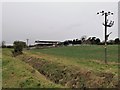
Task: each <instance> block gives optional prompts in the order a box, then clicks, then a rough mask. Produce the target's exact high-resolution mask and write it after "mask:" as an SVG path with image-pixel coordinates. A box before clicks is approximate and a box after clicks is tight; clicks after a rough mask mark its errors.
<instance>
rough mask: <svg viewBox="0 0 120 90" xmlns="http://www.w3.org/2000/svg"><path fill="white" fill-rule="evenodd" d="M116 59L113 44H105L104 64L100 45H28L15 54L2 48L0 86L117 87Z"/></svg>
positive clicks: (116, 54)
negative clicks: (32, 46)
mask: <svg viewBox="0 0 120 90" xmlns="http://www.w3.org/2000/svg"><path fill="white" fill-rule="evenodd" d="M117 62H118V46H117V45H114V46H108V64H107V65H106V64H104V46H68V47H57V48H46V49H32V50H25V51H24V54H23V55H20V56H17V57H12V55H11V50H10V49H3V59H2V63H3V87H4V88H6V87H22V88H27V87H34V88H35V87H37V88H42V87H44V88H56V87H58V88H61V87H68V88H84V87H93V88H96V87H104V88H109V87H118V63H117ZM9 77H11V78H9ZM11 81H12V82H11Z"/></svg>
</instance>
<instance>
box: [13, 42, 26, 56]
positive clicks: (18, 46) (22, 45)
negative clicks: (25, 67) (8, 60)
mask: <svg viewBox="0 0 120 90" xmlns="http://www.w3.org/2000/svg"><path fill="white" fill-rule="evenodd" d="M13 45H14V51H12V53H13V55H14V56H17V55H19V54H22V51H23V48H25V47H26V43H25V42H22V41H14V43H13Z"/></svg>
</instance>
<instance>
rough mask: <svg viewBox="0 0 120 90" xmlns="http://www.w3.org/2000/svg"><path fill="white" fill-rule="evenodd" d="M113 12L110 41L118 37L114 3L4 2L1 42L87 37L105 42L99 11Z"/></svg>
mask: <svg viewBox="0 0 120 90" xmlns="http://www.w3.org/2000/svg"><path fill="white" fill-rule="evenodd" d="M102 10H105V11H112V12H114V15H113V16H109V17H108V18H109V19H110V20H114V21H115V24H114V26H113V27H111V28H108V33H109V32H112V34H111V35H110V37H109V39H115V38H116V37H118V6H117V2H96V3H95V2H4V3H3V7H2V40H4V41H6V43H8V44H11V43H13V42H14V41H15V40H23V41H26V39H27V38H28V39H29V44H33V43H34V41H35V40H57V41H64V40H68V39H75V38H78V39H80V38H81V36H83V35H86V36H88V37H90V36H96V37H98V38H100V39H101V40H103V39H104V26H103V25H102V23H103V22H104V17H102V16H101V15H96V13H97V12H98V11H102Z"/></svg>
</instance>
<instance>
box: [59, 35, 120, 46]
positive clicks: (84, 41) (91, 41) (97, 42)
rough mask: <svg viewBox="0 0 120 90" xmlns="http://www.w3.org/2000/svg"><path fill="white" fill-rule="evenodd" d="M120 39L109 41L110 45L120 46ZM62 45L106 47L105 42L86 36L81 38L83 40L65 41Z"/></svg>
mask: <svg viewBox="0 0 120 90" xmlns="http://www.w3.org/2000/svg"><path fill="white" fill-rule="evenodd" d="M119 43H120V39H119V38H115V39H114V40H109V41H107V44H108V45H114V44H119ZM60 44H61V45H65V46H67V45H79V44H88V45H104V44H105V42H104V41H101V40H100V39H99V38H97V37H89V38H86V36H83V37H81V39H73V40H65V41H64V42H61V43H60Z"/></svg>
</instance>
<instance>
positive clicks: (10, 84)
mask: <svg viewBox="0 0 120 90" xmlns="http://www.w3.org/2000/svg"><path fill="white" fill-rule="evenodd" d="M2 66H3V67H2V87H3V88H60V87H62V86H61V85H57V84H55V83H53V82H51V81H49V80H47V79H46V78H45V77H44V76H43V75H42V74H40V73H39V72H38V71H37V70H35V69H34V68H32V67H31V66H30V65H29V64H27V63H25V62H23V61H21V60H20V59H19V58H14V57H12V56H11V50H10V49H3V59H2Z"/></svg>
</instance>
